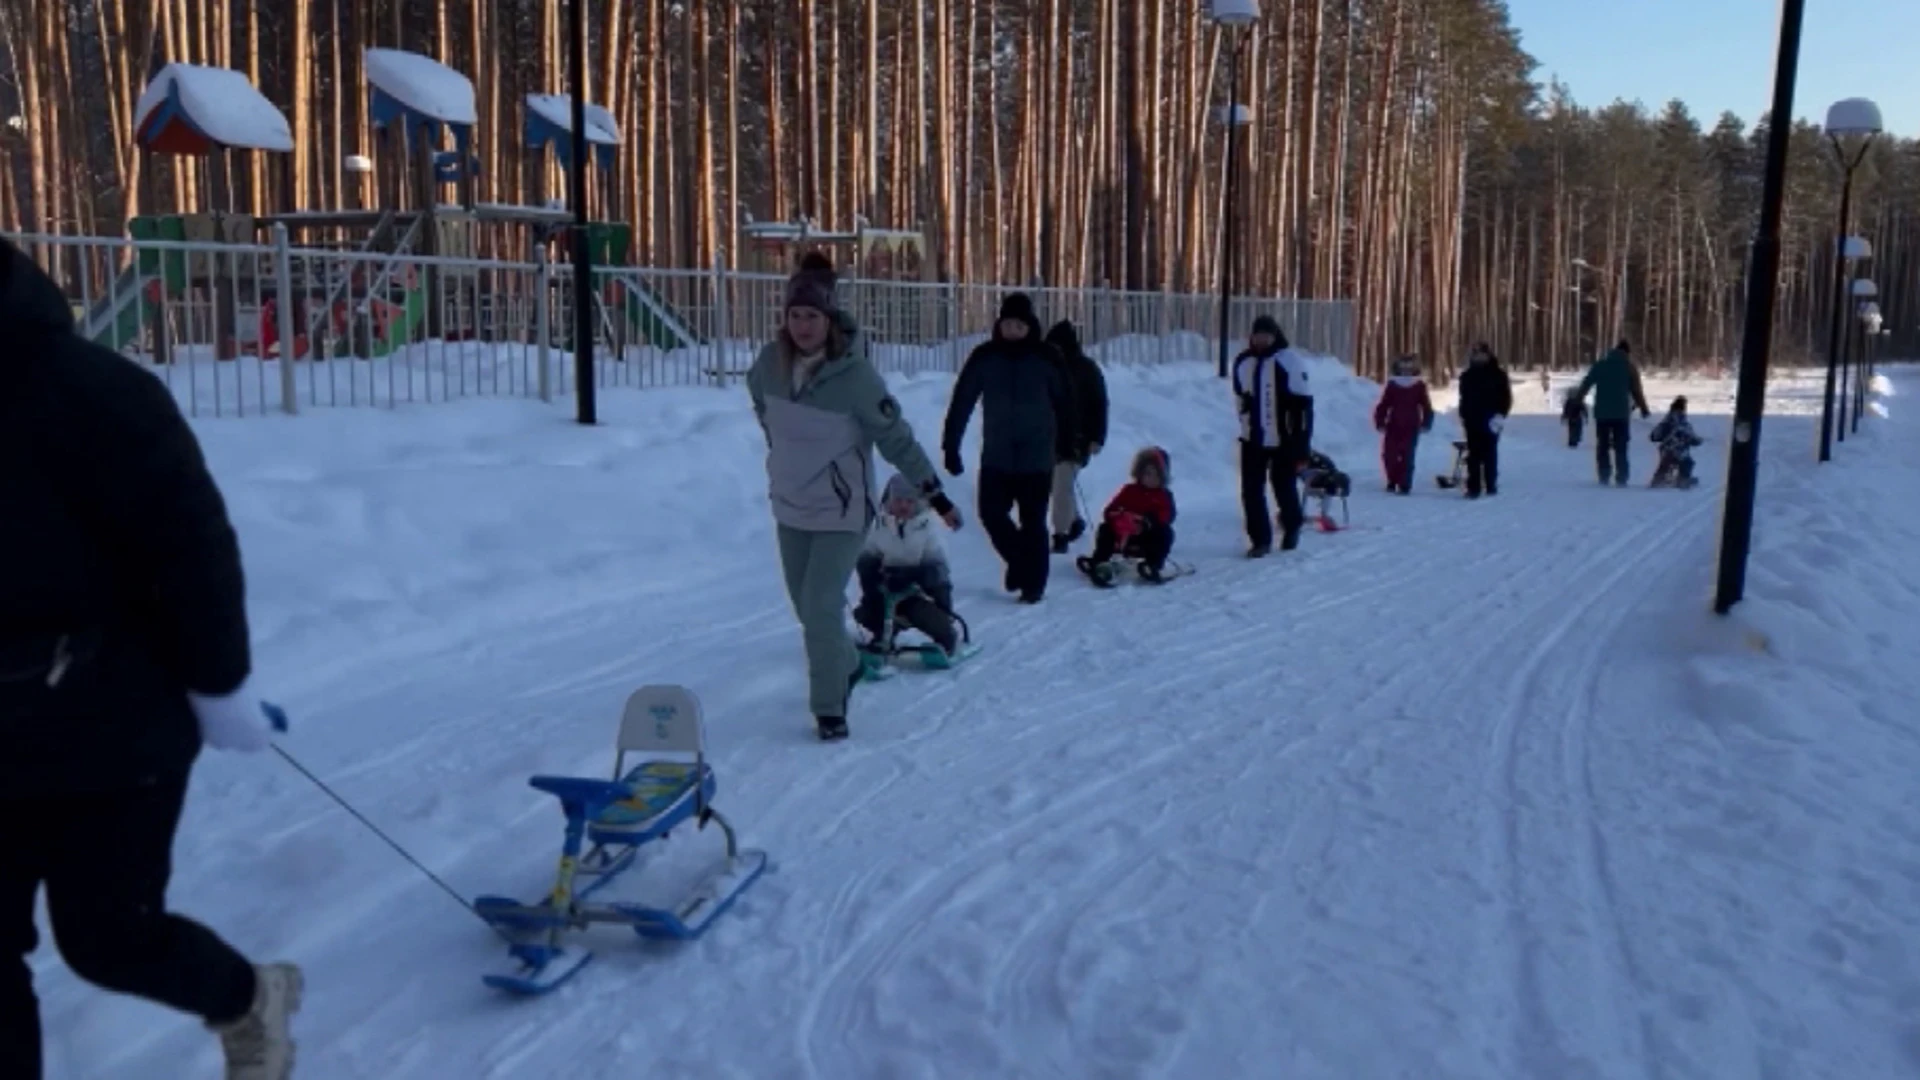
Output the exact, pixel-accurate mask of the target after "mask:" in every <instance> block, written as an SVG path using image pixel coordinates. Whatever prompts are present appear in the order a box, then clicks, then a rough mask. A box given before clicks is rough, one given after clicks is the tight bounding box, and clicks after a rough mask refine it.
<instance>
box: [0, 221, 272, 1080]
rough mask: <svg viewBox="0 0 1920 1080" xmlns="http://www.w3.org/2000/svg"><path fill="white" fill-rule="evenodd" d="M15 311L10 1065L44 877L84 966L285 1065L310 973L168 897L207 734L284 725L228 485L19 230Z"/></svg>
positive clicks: (3, 830) (0, 272) (1, 398)
mask: <svg viewBox="0 0 1920 1080" xmlns="http://www.w3.org/2000/svg"><path fill="white" fill-rule="evenodd" d="M0 327H3V328H4V330H5V336H4V338H3V339H0V340H3V341H4V344H0V522H5V525H4V526H0V730H4V731H5V732H6V751H5V753H4V755H0V817H4V820H5V824H4V825H3V826H0V934H4V935H5V952H6V953H7V955H6V956H5V957H4V958H0V963H4V965H5V970H4V972H0V1076H5V1077H7V1078H8V1080H39V1077H40V1075H41V1070H42V1061H41V1046H40V1016H39V1004H38V1001H37V999H36V998H35V995H34V991H33V973H32V971H31V969H30V968H29V967H28V966H27V956H28V955H29V954H30V953H32V952H33V950H34V948H35V946H36V945H37V944H38V939H37V934H36V929H35V926H34V904H35V898H36V896H37V894H38V893H39V892H40V890H41V889H42V888H44V889H45V890H46V899H47V915H48V918H49V920H50V922H51V923H52V929H53V937H54V941H55V943H56V944H57V945H58V946H59V949H60V954H61V956H63V957H64V958H65V959H66V962H67V966H68V968H70V969H71V970H72V971H73V973H74V974H76V975H78V976H80V977H81V978H82V979H85V980H87V981H88V982H91V983H93V984H94V985H96V986H99V987H102V988H104V989H107V990H112V991H115V992H118V993H122V994H132V995H134V996H136V997H141V998H145V999H147V1000H148V1001H152V1002H156V1003H158V1004H161V1005H165V1006H168V1007H170V1008H173V1009H177V1010H179V1011H181V1012H185V1013H191V1014H193V1015H195V1016H198V1017H200V1018H201V1019H202V1020H203V1021H204V1022H205V1023H206V1025H207V1026H208V1027H209V1028H210V1029H212V1031H213V1032H215V1033H216V1034H217V1035H218V1036H219V1038H220V1042H221V1047H222V1050H223V1051H224V1053H225V1057H226V1065H227V1072H226V1075H227V1076H228V1078H229V1080H281V1078H284V1077H287V1076H288V1075H290V1072H291V1070H292V1068H293V1052H294V1046H293V1038H292V1034H291V1031H290V1027H289V1022H288V1018H289V1017H290V1016H291V1014H292V1013H293V1012H294V1010H295V1009H297V1008H298V1007H299V1004H300V995H301V989H302V987H301V975H300V971H299V969H298V968H296V967H294V966H293V965H291V964H264V965H256V964H254V963H252V962H251V961H249V960H248V959H247V958H246V957H244V956H242V955H240V953H239V952H237V951H235V949H234V948H233V946H231V945H229V944H227V943H226V942H225V941H222V940H221V939H220V938H219V937H218V936H217V935H215V934H214V932H213V931H211V930H209V929H207V928H206V927H204V926H202V925H200V924H199V923H197V922H194V921H192V920H190V919H187V918H184V917H182V916H180V915H176V914H173V913H171V912H169V911H168V910H167V883H168V879H169V877H170V876H171V874H172V860H173V843H174V834H175V832H176V831H177V829H178V827H179V823H180V811H181V807H182V806H183V804H184V803H185V801H186V794H187V786H188V779H189V775H190V774H191V772H192V769H193V764H194V761H195V759H196V758H197V757H198V756H199V754H200V750H201V748H202V746H212V747H214V748H216V749H223V750H263V749H265V748H266V747H267V746H268V745H269V744H270V743H269V738H270V736H269V731H270V729H278V730H284V728H285V717H284V714H281V713H279V711H278V710H277V709H274V708H273V707H271V706H266V705H264V704H263V703H262V702H261V701H260V699H259V698H258V697H256V696H254V694H253V693H252V691H251V690H250V688H249V680H248V677H249V675H250V674H251V668H252V650H251V644H250V640H249V637H250V632H249V628H248V625H247V608H246V583H245V578H244V575H243V573H242V570H241V561H240V548H239V542H238V539H237V538H236V537H235V535H234V530H233V526H232V524H231V523H230V522H229V520H228V517H227V510H226V504H225V502H224V501H223V500H222V498H221V495H220V490H219V488H218V487H217V486H216V485H215V483H214V480H213V477H212V476H211V475H209V473H208V470H207V465H206V462H205V460H204V459H203V458H202V456H201V451H200V446H199V443H198V442H197V441H196V440H195V438H194V435H193V429H192V428H190V427H188V425H187V422H186V420H185V419H184V418H183V417H182V416H181V415H180V410H179V407H178V406H177V405H175V403H174V400H173V395H172V394H171V393H170V392H169V391H168V390H167V388H166V386H165V384H163V383H162V382H160V380H158V379H155V378H154V377H152V376H151V375H149V374H147V373H146V372H144V371H141V370H140V369H139V368H138V367H136V366H135V365H133V364H131V363H128V362H127V361H126V360H125V359H124V358H123V357H121V356H119V355H117V354H115V353H113V352H110V351H108V350H106V349H103V348H100V347H98V346H95V345H93V344H90V343H89V342H87V341H85V340H84V339H82V338H80V337H78V336H76V335H75V333H74V328H73V316H72V314H71V311H70V309H69V307H68V305H67V299H66V297H65V296H64V295H62V293H61V291H60V289H59V287H58V286H57V285H55V284H54V283H53V281H51V280H50V279H49V278H48V277H47V276H46V275H45V274H43V273H41V272H40V270H39V268H38V267H36V266H34V265H33V263H32V262H30V261H29V260H28V259H27V258H26V257H25V256H24V255H22V254H21V253H20V252H19V251H18V250H16V249H15V248H13V247H12V246H11V245H9V244H8V243H7V242H6V241H5V240H0ZM103 845H104V846H103Z"/></svg>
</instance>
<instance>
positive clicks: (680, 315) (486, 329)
mask: <svg viewBox="0 0 1920 1080" xmlns="http://www.w3.org/2000/svg"><path fill="white" fill-rule="evenodd" d="M9 238H10V239H11V240H13V242H14V243H16V244H19V245H20V246H21V247H22V248H23V249H24V250H25V251H27V252H28V253H29V254H30V255H31V256H32V257H33V258H34V259H35V260H36V261H37V262H39V264H40V265H41V266H43V267H45V268H46V269H47V270H48V271H49V272H51V273H52V274H53V275H54V276H55V278H56V279H57V280H58V281H60V283H61V284H62V286H63V287H64V288H66V290H67V292H68V294H69V296H70V297H71V298H72V300H73V303H74V312H75V322H76V325H77V329H78V331H79V332H80V333H81V334H82V335H83V336H86V337H88V338H90V339H92V340H95V341H97V342H100V343H101V344H104V345H107V346H109V347H112V348H115V349H118V350H120V351H122V352H123V353H125V354H126V355H127V356H128V357H130V358H131V359H134V360H136V361H137V362H140V363H142V364H146V365H149V366H150V367H151V368H152V369H153V370H154V371H155V372H156V374H158V375H159V376H160V377H161V378H162V379H164V380H165V381H166V382H167V383H168V385H169V386H171V387H172V388H173V390H174V392H175V395H176V397H177V398H178V399H179V400H180V402H181V407H182V408H183V409H185V410H186V411H187V412H188V413H189V414H191V415H194V416H245V415H254V414H259V413H266V412H272V411H279V412H284V413H289V414H291V413H297V412H299V411H300V410H302V409H309V408H324V407H336V406H388V407H390V406H397V405H403V404H410V403H425V402H438V401H453V400H459V399H463V398H469V397H476V396H502V395H506V396H525V397H537V398H540V399H541V400H553V399H554V398H556V397H559V398H565V397H569V396H571V394H572V392H573V379H574V356H573V351H572V338H573V304H572V296H573V290H572V268H571V267H570V266H568V265H563V264H560V263H552V264H549V263H548V262H546V261H545V259H544V258H541V259H538V260H536V261H534V262H510V261H500V260H477V259H450V258H434V257H428V256H420V255H401V256H394V255H387V254H379V253H369V252H363V251H338V250H327V249H319V248H304V247H293V246H291V245H290V244H288V243H287V239H286V231H285V229H284V228H280V227H276V228H275V229H274V239H275V242H274V243H272V244H265V245H260V244H246V243H239V244H208V243H180V242H165V241H134V240H129V239H123V238H97V237H67V236H47V235H13V236H10V237H9ZM784 288H785V279H784V278H781V277H778V276H774V275H766V274H747V273H739V272H735V271H730V270H727V269H724V268H716V269H713V270H707V271H699V270H656V269H649V268H596V271H595V292H594V295H595V297H596V299H597V303H596V304H595V311H594V321H593V326H594V342H595V347H594V357H595V362H594V366H593V371H594V380H595V384H596V386H598V387H602V388H616V387H652V386H699V385H726V384H728V383H730V382H732V381H733V380H735V379H736V378H737V377H738V376H739V375H741V374H743V373H744V372H745V370H746V368H747V366H748V365H749V364H750V363H751V362H752V359H753V356H754V355H755V353H756V352H757V351H758V349H759V347H760V345H761V343H763V342H765V341H767V340H768V339H769V338H770V337H771V336H772V335H773V333H774V331H775V329H776V327H777V323H778V318H779V312H780V307H781V301H782V298H783V291H784ZM1011 291H1014V289H1013V288H1011V287H1005V286H985V285H945V284H921V283H908V282H891V281H860V280H843V281H842V283H841V285H840V294H839V295H840V300H841V303H842V305H843V306H844V307H846V308H847V309H848V310H849V312H850V313H851V314H852V315H853V316H854V317H855V318H856V319H857V320H858V321H859V323H860V325H861V327H862V329H863V332H864V334H865V336H866V339H867V342H868V345H869V351H870V354H871V356H872V357H873V359H874V361H875V363H876V364H877V365H878V366H879V367H880V368H881V369H882V370H883V371H886V372H892V373H905V374H913V373H922V372H951V371H955V370H958V368H959V366H960V364H961V362H962V361H963V360H964V359H965V357H966V355H967V353H968V351H969V350H971V349H972V348H973V347H974V346H975V345H977V344H979V343H980V342H981V341H983V340H985V339H986V337H987V334H988V333H989V332H990V329H991V326H992V323H993V320H994V316H995V313H996V312H997V310H998V308H999V304H1000V301H1001V299H1002V298H1003V297H1004V296H1005V295H1006V294H1007V293H1009V292H1011ZM1019 291H1023V292H1026V293H1028V294H1029V295H1030V296H1032V297H1033V299H1034V303H1035V306H1036V307H1037V308H1038V309H1039V313H1040V317H1041V320H1042V322H1043V323H1045V324H1049V325H1050V324H1051V323H1053V322H1054V321H1056V320H1060V319H1070V320H1072V321H1073V323H1074V324H1075V326H1076V327H1077V328H1078V330H1079V333H1080V336H1081V340H1082V342H1083V344H1085V346H1086V347H1087V351H1088V353H1089V354H1090V355H1092V356H1094V357H1095V358H1096V359H1098V360H1100V361H1101V362H1102V363H1106V364H1154V363H1165V362H1168V361H1172V360H1196V359H1206V358H1210V357H1214V356H1216V355H1217V354H1218V352H1219V341H1220V332H1219V327H1220V301H1219V298H1218V297H1217V296H1205V295H1191V294H1187V295H1181V294H1171V293H1140V292H1123V291H1119V290H1109V289H1057V288H1029V289H1021V290H1019ZM283 297H291V298H292V302H291V303H281V302H280V300H281V298H283ZM1258 315H1271V316H1273V317H1274V318H1276V319H1278V320H1279V322H1280V324H1281V326H1283V327H1285V328H1286V331H1287V333H1288V335H1289V336H1290V337H1291V338H1292V339H1293V340H1294V342H1295V343H1296V344H1298V345H1301V346H1303V347H1305V348H1308V349H1311V350H1313V351H1315V352H1318V353H1323V354H1327V355H1332V356H1341V357H1345V356H1350V355H1352V343H1353V336H1354V326H1353V305H1352V304H1351V303H1350V302H1348V301H1300V300H1283V299H1277V298H1263V297H1241V298H1236V299H1235V300H1234V301H1233V303H1232V305H1231V311H1230V317H1229V326H1230V327H1231V331H1232V337H1233V339H1234V340H1232V341H1230V342H1229V347H1230V348H1237V347H1239V343H1240V339H1242V338H1244V335H1245V333H1246V328H1247V326H1248V325H1249V324H1250V323H1251V322H1252V320H1253V319H1254V317H1255V316H1258ZM288 341H292V342H295V348H294V349H292V350H290V351H291V354H292V357H291V359H284V358H285V357H286V355H287V353H288V352H289V350H287V349H286V348H285V347H284V343H285V342H288Z"/></svg>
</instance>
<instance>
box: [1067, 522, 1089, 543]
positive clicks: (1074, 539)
mask: <svg viewBox="0 0 1920 1080" xmlns="http://www.w3.org/2000/svg"><path fill="white" fill-rule="evenodd" d="M1085 535H1087V519H1086V518H1078V517H1077V518H1074V519H1073V527H1072V528H1070V529H1068V530H1067V543H1069V544H1077V543H1079V542H1080V538H1081V537H1083V536H1085Z"/></svg>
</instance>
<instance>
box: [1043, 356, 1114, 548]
mask: <svg viewBox="0 0 1920 1080" xmlns="http://www.w3.org/2000/svg"><path fill="white" fill-rule="evenodd" d="M1047 344H1049V345H1051V346H1053V349H1054V351H1055V352H1056V353H1058V354H1059V357H1060V361H1059V362H1060V374H1061V376H1062V377H1063V378H1065V379H1066V381H1067V390H1068V392H1069V393H1071V394H1072V395H1073V412H1074V430H1073V432H1072V436H1073V437H1072V440H1071V441H1070V443H1068V444H1067V445H1064V446H1062V447H1061V448H1060V455H1059V457H1060V460H1059V463H1058V464H1056V465H1054V467H1053V511H1052V513H1053V552H1054V554H1056V555H1064V554H1066V553H1067V551H1068V549H1070V548H1071V547H1072V546H1073V542H1074V541H1076V540H1078V539H1080V537H1082V536H1084V535H1086V531H1087V522H1086V519H1084V518H1082V517H1081V516H1080V507H1079V498H1078V497H1077V495H1076V492H1075V484H1076V482H1077V481H1078V480H1079V479H1080V470H1081V469H1084V468H1086V467H1087V464H1088V463H1089V462H1091V461H1092V460H1093V459H1094V457H1095V456H1096V455H1098V454H1099V453H1100V449H1101V447H1103V446H1105V445H1106V442H1107V377H1106V376H1105V375H1102V374H1101V373H1100V365H1099V364H1096V363H1094V362H1093V358H1092V357H1090V356H1088V355H1087V354H1086V352H1085V351H1083V350H1082V349H1081V348H1080V334H1079V332H1078V331H1076V330H1075V329H1074V327H1073V324H1072V323H1070V322H1068V321H1067V320H1065V319H1062V320H1060V321H1059V322H1057V323H1054V324H1053V328H1052V329H1050V330H1048V331H1047Z"/></svg>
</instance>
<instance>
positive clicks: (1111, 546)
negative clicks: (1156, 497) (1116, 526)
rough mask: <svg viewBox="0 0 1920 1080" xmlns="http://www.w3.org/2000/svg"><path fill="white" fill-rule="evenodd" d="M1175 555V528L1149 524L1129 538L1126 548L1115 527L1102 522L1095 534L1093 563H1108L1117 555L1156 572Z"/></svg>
mask: <svg viewBox="0 0 1920 1080" xmlns="http://www.w3.org/2000/svg"><path fill="white" fill-rule="evenodd" d="M1171 554H1173V528H1172V526H1166V525H1153V524H1149V525H1148V526H1147V527H1146V528H1145V529H1144V530H1142V531H1140V532H1137V533H1134V534H1133V535H1132V536H1129V537H1128V538H1127V544H1126V547H1125V548H1121V547H1120V538H1119V537H1118V536H1115V535H1114V532H1113V526H1111V525H1109V524H1107V523H1106V522H1104V521H1103V522H1101V523H1100V527H1099V528H1098V529H1095V530H1094V532H1093V561H1094V562H1097V563H1103V562H1106V561H1107V560H1108V559H1111V558H1113V557H1114V556H1115V555H1124V556H1126V557H1127V558H1129V559H1139V560H1140V561H1141V562H1143V563H1146V564H1147V565H1148V566H1151V567H1153V568H1154V569H1155V570H1160V569H1163V568H1165V567H1166V565H1167V556H1169V555H1171Z"/></svg>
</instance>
